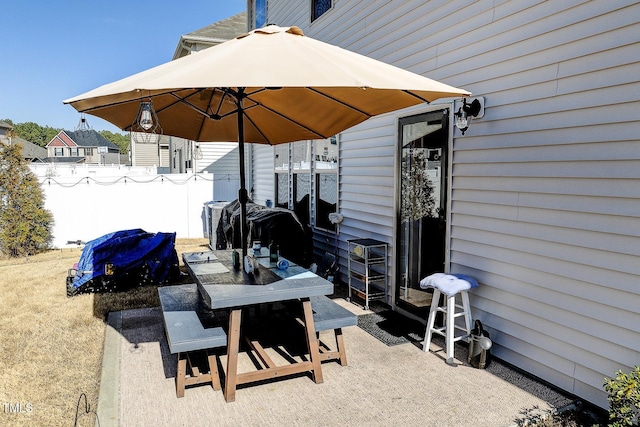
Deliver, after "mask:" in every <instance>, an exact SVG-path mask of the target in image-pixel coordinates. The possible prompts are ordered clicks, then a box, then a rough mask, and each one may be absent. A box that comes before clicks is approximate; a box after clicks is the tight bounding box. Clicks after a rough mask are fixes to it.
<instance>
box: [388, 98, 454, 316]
mask: <svg viewBox="0 0 640 427" xmlns="http://www.w3.org/2000/svg"><path fill="white" fill-rule="evenodd" d="M437 110H449V111H448V118H449V123H448V126H449V129H448V130H449V131H448V132H447V134H448V137H447V143H446V147H444V149H445V150H446V162H447V172H448V173H447V188H446V204H445V205H446V209H447V212H446V215H445V220H446V227H445V242H444V245H445V249H444V252H445V253H444V270H445V271H444V272H448V271H449V269H450V264H451V257H450V255H451V250H450V244H451V185H452V181H453V179H452V178H453V176H452V175H453V173H452V171H453V136H454V122H453V119H454V114H453V111H454V103H453V101H450V102H442V103H431V104H429V106H428V107H427V108H421V109H419V110H414V111H411V112H405V113H404V114H402V115H400V114H397V115H396V117H395V121H396V131H395V148H396V149H395V150H394V172H393V179H394V183H393V188H394V189H393V212H394V217H393V247H392V250H391V257H392V258H391V268H390V278H391V289H389V293H390V297H391V298H390V303H391V308H392V310H394V311H397V312H398V313H400V314H402V315H404V316H406V317H409V318H412V319H415V320H418V321H420V322H422V323H424V324H426V321H427V319H426V318H424V319H423V318H421V317H419V316H417V315H415V314H414V313H411V312H410V311H407V310H405V309H404V308H402V306H399V305H398V301H396V288H397V287H398V286H400V282H399V281H398V269H399V266H398V257H399V255H400V254H399V251H400V248H399V247H398V244H397V242H398V233H399V232H401V230H400V229H399V225H400V222H399V216H400V198H399V197H398V193H399V191H400V188H399V181H400V174H401V170H400V168H401V166H400V160H401V159H400V152H401V150H400V149H399V147H398V143H399V142H398V141H399V140H400V132H401V131H402V128H401V126H400V120H401V119H404V118H407V117H412V116H418V115H420V114H425V113H429V112H432V111H437Z"/></svg>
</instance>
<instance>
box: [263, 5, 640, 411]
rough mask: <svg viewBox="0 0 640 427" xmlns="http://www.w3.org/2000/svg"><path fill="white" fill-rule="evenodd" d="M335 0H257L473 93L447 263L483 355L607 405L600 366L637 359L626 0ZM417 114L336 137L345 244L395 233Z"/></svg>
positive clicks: (632, 48) (455, 157)
mask: <svg viewBox="0 0 640 427" xmlns="http://www.w3.org/2000/svg"><path fill="white" fill-rule="evenodd" d="M333 3H334V4H333V7H332V9H331V10H330V11H328V12H327V13H326V14H325V15H323V16H322V17H321V18H319V19H318V20H316V21H314V22H313V23H311V22H310V11H309V5H310V2H297V1H293V0H282V1H278V0H271V1H269V7H268V16H267V22H274V23H277V24H278V25H281V26H287V25H297V26H299V27H301V28H302V29H303V31H304V32H305V34H306V35H309V36H312V37H315V38H318V39H320V40H323V41H326V42H329V43H332V44H336V45H339V46H341V47H344V48H347V49H349V50H353V51H356V52H359V53H362V54H365V55H367V56H370V57H373V58H376V59H379V60H382V61H385V62H389V63H392V64H394V65H396V66H399V67H402V68H405V69H408V70H410V71H413V72H416V73H419V74H423V75H426V76H428V77H430V78H433V79H436V80H440V81H443V82H444V83H447V84H450V85H453V86H457V87H462V88H465V89H467V90H469V91H471V92H472V93H473V94H474V95H476V96H483V97H484V98H485V107H486V109H485V115H484V117H483V118H482V119H480V120H478V121H475V122H472V123H471V126H470V128H469V130H468V131H467V132H466V135H464V136H462V135H460V133H459V132H458V131H456V132H455V133H454V138H453V144H452V146H451V147H450V155H451V178H450V180H451V182H450V184H451V185H450V189H449V199H450V203H451V210H450V217H449V218H448V219H449V230H448V233H449V235H450V238H449V241H448V248H449V252H448V266H449V269H450V270H452V271H456V272H460V273H467V274H471V275H473V276H474V277H476V278H477V279H478V280H479V282H480V283H481V286H480V287H479V288H478V289H477V290H474V292H473V295H472V299H471V304H472V313H473V316H474V318H479V319H481V320H482V321H483V323H485V324H486V325H487V327H488V329H489V330H490V331H491V337H492V338H493V339H494V347H493V350H492V351H493V352H494V354H495V355H496V356H498V357H500V358H501V359H503V360H505V361H507V362H509V363H512V364H513V365H515V366H517V367H520V368H522V369H524V370H526V371H528V372H530V373H532V374H534V375H536V376H538V377H540V378H542V379H543V380H546V381H549V382H550V383H552V384H555V385H556V386H559V387H561V388H562V389H564V390H566V391H568V392H570V393H573V394H575V395H578V396H580V397H581V398H583V399H585V400H587V401H590V402H592V403H595V404H597V405H600V406H602V407H606V406H607V401H606V394H605V393H604V391H603V387H602V383H603V378H604V377H611V376H613V375H614V374H615V371H617V370H618V369H622V370H629V369H630V368H631V367H632V366H633V365H634V364H638V361H639V360H640V339H639V337H640V334H639V327H638V325H640V314H639V310H638V307H640V263H639V262H638V260H639V258H638V256H639V255H640V227H638V222H639V221H638V212H640V191H639V190H638V189H639V188H640V186H639V185H638V178H640V144H639V141H638V138H639V137H638V132H637V130H638V125H637V123H638V120H639V119H640V115H639V114H640V113H639V111H640V108H639V107H640V101H639V100H638V94H639V93H640V82H639V81H638V76H639V75H640V47H639V46H640V43H639V42H640V4H639V3H637V2H634V1H606V2H604V1H603V2H590V1H563V2H544V1H533V0H531V1H519V2H509V1H489V0H480V1H476V2H468V1H464V0H454V1H444V0H442V1H417V0H409V1H404V2H394V1H382V0H380V1H367V2H364V1H355V0H334V2H333ZM416 111H419V109H411V110H410V111H405V112H400V113H394V114H387V115H385V116H383V117H378V118H374V119H370V120H369V121H367V122H365V123H363V124H361V125H358V126H356V127H354V128H352V129H351V130H349V131H346V132H344V133H343V134H342V135H341V150H340V202H339V203H340V210H341V212H342V213H343V214H344V216H345V221H344V223H343V225H342V227H341V234H340V240H341V246H342V248H343V249H344V247H345V243H344V241H345V240H346V239H348V238H351V237H373V238H379V239H381V240H384V241H387V242H388V243H390V244H391V245H393V243H394V237H393V224H394V218H395V217H394V209H393V206H394V194H395V188H394V173H395V160H394V155H395V150H396V148H395V144H396V141H397V137H396V132H397V119H398V118H399V117H402V116H403V115H410V114H412V113H415V112H416ZM255 160H256V161H257V160H258V157H257V156H256V158H255ZM271 162H272V160H271ZM254 168H257V169H259V170H260V171H261V167H260V166H256V165H255V164H254ZM260 173H261V174H263V173H264V172H260ZM259 176H262V175H256V177H259ZM264 190H265V191H267V189H266V188H265V189H264ZM265 194H266V193H265ZM265 197H266V196H265ZM343 255H344V253H343ZM342 258H344V256H342ZM390 267H391V269H392V270H393V267H394V266H393V265H390ZM390 277H394V276H393V272H392V275H391V276H390Z"/></svg>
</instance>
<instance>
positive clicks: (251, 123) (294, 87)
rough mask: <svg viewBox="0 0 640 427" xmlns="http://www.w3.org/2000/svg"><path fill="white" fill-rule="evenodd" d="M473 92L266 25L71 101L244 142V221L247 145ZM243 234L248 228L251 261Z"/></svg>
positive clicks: (192, 135)
mask: <svg viewBox="0 0 640 427" xmlns="http://www.w3.org/2000/svg"><path fill="white" fill-rule="evenodd" d="M468 95H470V93H469V92H467V91H465V90H462V89H457V88H455V87H452V86H448V85H446V84H443V83H440V82H437V81H434V80H431V79H428V78H426V77H422V76H420V75H418V74H414V73H411V72H409V71H406V70H403V69H400V68H397V67H394V66H392V65H389V64H385V63H383V62H380V61H377V60H374V59H371V58H368V57H366V56H363V55H359V54H356V53H353V52H350V51H348V50H345V49H342V48H339V47H336V46H333V45H330V44H327V43H324V42H321V41H318V40H315V39H312V38H310V37H306V36H304V35H303V33H302V31H301V30H300V29H299V28H298V27H285V28H281V27H278V26H275V25H269V26H266V27H264V28H260V29H257V30H254V31H251V32H250V33H248V34H244V35H241V36H239V37H237V38H236V39H234V40H230V41H228V42H225V43H222V44H219V45H217V46H213V47H210V48H208V49H205V50H203V51H200V52H197V53H194V54H192V55H189V56H186V57H183V58H180V59H177V60H175V61H171V62H168V63H165V64H162V65H159V66H157V67H155V68H151V69H149V70H146V71H143V72H141V73H138V74H135V75H133V76H130V77H127V78H124V79H122V80H118V81H116V82H113V83H110V84H107V85H104V86H101V87H99V88H97V89H94V90H92V91H90V92H87V93H85V94H82V95H79V96H76V97H74V98H70V99H67V100H65V101H64V103H65V104H71V105H72V106H73V107H74V108H75V109H76V110H78V111H79V112H82V113H88V114H92V115H94V116H98V117H101V118H103V119H105V120H107V121H109V122H111V123H113V124H115V125H116V126H118V127H119V128H120V129H122V130H132V129H131V127H132V123H133V121H134V118H135V116H136V114H137V112H138V110H139V107H140V104H141V102H142V101H148V100H152V102H153V107H154V108H155V112H156V114H157V119H158V121H159V123H160V125H161V127H162V130H163V133H164V134H167V135H173V136H178V137H182V138H186V139H190V140H193V141H202V142H214V141H238V143H239V151H240V194H239V200H240V202H241V206H242V209H241V220H240V224H241V227H242V228H243V229H246V227H245V221H246V206H245V204H246V200H247V193H246V189H245V177H244V176H245V173H244V146H243V144H244V142H251V143H263V144H281V143H287V142H293V141H300V140H307V139H321V138H328V137H331V136H333V135H335V134H337V133H339V132H341V131H343V130H345V129H348V128H350V127H352V126H354V125H356V124H358V123H361V122H363V121H364V120H367V119H368V118H370V117H372V116H375V115H378V114H383V113H387V112H390V111H394V110H398V109H401V108H405V107H409V106H412V105H416V104H420V103H425V102H431V101H433V100H434V99H438V98H445V97H460V96H468ZM245 233H246V230H243V231H242V236H243V242H245V244H243V255H246V240H245V239H246V234H245Z"/></svg>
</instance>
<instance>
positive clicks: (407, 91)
mask: <svg viewBox="0 0 640 427" xmlns="http://www.w3.org/2000/svg"><path fill="white" fill-rule="evenodd" d="M402 91H403V92H404V93H406V94H407V95H411V96H413V97H414V98H418V99H419V100H420V101H422V102H426V103H427V104H430V102H429V100H428V99H425V98H423V97H421V96H418V95H416V94H415V93H413V92H411V91H410V90H406V89H403V90H402Z"/></svg>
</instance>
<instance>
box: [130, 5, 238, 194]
mask: <svg viewBox="0 0 640 427" xmlns="http://www.w3.org/2000/svg"><path fill="white" fill-rule="evenodd" d="M246 31H247V14H246V12H241V13H239V14H237V15H234V16H232V17H230V18H227V19H223V20H221V21H218V22H215V23H213V24H211V25H208V26H206V27H204V28H201V29H199V30H196V31H193V32H191V33H189V34H185V35H182V36H181V37H180V41H179V42H178V46H177V47H176V50H175V53H174V55H173V60H176V59H179V58H181V57H183V56H186V55H190V54H194V53H197V52H198V51H200V50H203V49H206V48H208V47H211V46H215V45H217V44H220V43H223V42H225V41H228V40H231V39H233V38H235V37H237V36H238V35H240V34H242V33H245V32H246ZM160 125H162V123H160ZM237 145H238V144H237V143H236V142H229V143H219V142H217V143H207V142H195V141H188V140H185V139H182V138H177V137H172V136H168V135H163V136H162V137H160V139H159V141H158V142H157V143H156V141H153V143H144V142H140V141H136V136H135V134H134V135H132V140H131V163H132V165H133V166H157V167H158V170H159V171H160V172H164V173H185V172H208V173H212V174H214V180H215V181H214V198H215V199H216V200H233V199H235V198H236V197H237V195H238V188H239V179H240V178H239V171H238V162H239V159H238V150H237Z"/></svg>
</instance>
